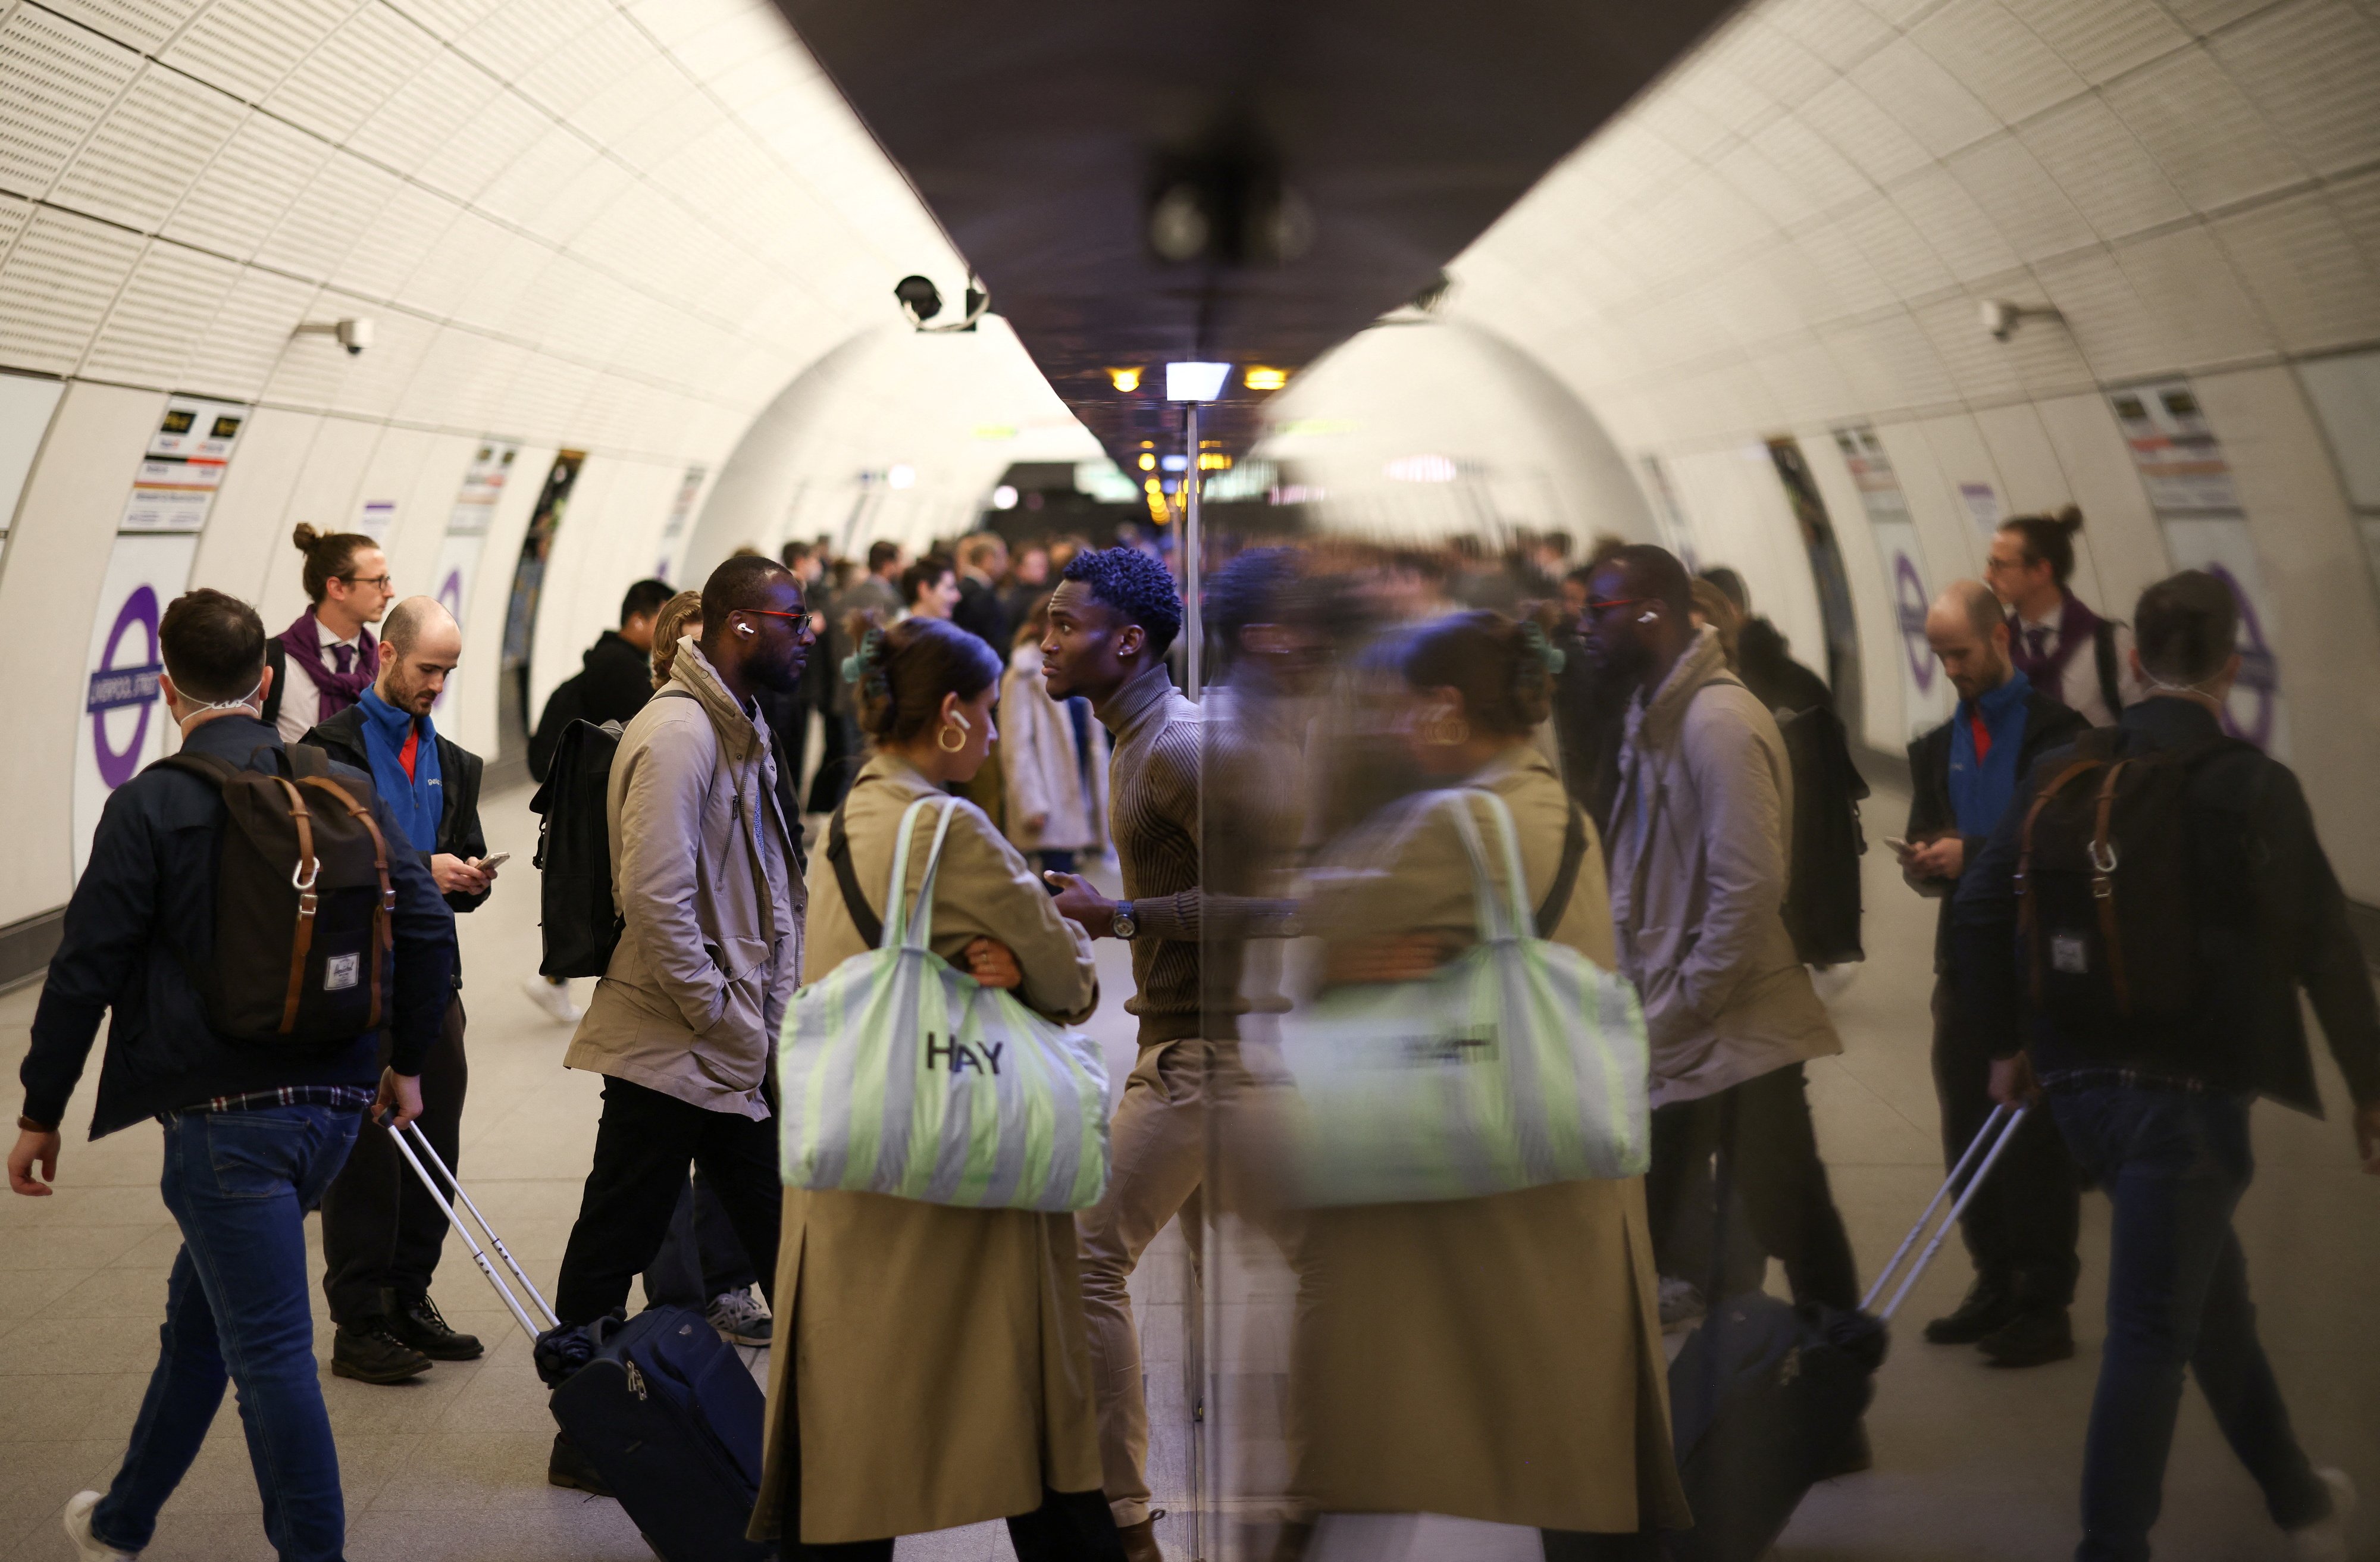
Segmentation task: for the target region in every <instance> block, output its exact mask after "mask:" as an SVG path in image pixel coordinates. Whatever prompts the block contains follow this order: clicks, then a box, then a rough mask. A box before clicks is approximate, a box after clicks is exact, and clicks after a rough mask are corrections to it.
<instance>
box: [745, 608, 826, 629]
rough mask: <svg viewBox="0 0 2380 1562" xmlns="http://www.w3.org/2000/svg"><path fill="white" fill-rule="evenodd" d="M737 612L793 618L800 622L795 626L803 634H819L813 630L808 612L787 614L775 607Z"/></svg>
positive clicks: (767, 616) (768, 616)
mask: <svg viewBox="0 0 2380 1562" xmlns="http://www.w3.org/2000/svg"><path fill="white" fill-rule="evenodd" d="M735 611H736V612H738V613H757V614H759V616H761V617H763V618H792V619H795V620H798V622H797V623H796V625H795V628H797V629H799V630H801V631H802V632H805V633H808V634H813V635H814V634H816V633H817V632H818V631H817V630H815V629H812V628H810V616H809V614H808V613H807V612H802V613H787V612H784V611H783V610H782V609H779V608H774V607H739V608H736V609H735Z"/></svg>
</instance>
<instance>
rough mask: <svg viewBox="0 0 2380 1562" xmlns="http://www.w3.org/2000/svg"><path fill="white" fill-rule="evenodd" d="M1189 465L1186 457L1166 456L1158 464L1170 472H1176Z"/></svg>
mask: <svg viewBox="0 0 2380 1562" xmlns="http://www.w3.org/2000/svg"><path fill="white" fill-rule="evenodd" d="M1189 464H1190V458H1188V457H1186V456H1168V457H1166V458H1164V459H1163V460H1161V461H1160V462H1159V463H1158V465H1160V466H1161V467H1163V468H1164V469H1165V470H1167V471H1170V472H1178V471H1180V470H1182V469H1183V468H1184V467H1186V466H1188V465H1189Z"/></svg>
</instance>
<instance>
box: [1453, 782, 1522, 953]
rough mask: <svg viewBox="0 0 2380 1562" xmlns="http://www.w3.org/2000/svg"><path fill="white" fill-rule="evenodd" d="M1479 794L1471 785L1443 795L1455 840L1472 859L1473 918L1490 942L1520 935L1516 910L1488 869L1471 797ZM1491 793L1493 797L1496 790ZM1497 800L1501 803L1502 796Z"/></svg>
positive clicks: (1467, 856)
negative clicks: (1509, 906) (1503, 899)
mask: <svg viewBox="0 0 2380 1562" xmlns="http://www.w3.org/2000/svg"><path fill="white" fill-rule="evenodd" d="M1477 795H1480V792H1479V788H1476V787H1455V788H1452V789H1451V790H1448V791H1445V792H1441V793H1439V797H1440V798H1441V799H1445V801H1446V802H1447V803H1448V804H1450V805H1451V813H1452V815H1453V819H1454V836H1455V839H1457V840H1459V841H1461V842H1462V843H1463V856H1464V857H1466V858H1468V859H1470V861H1471V895H1472V907H1473V917H1474V919H1475V921H1476V922H1477V923H1478V927H1479V941H1480V942H1481V943H1483V944H1489V943H1497V942H1500V941H1501V940H1503V939H1506V938H1511V937H1514V936H1517V934H1518V930H1517V929H1515V928H1513V927H1512V925H1511V923H1512V917H1513V914H1514V913H1513V912H1512V910H1511V909H1507V908H1506V907H1505V906H1504V905H1502V904H1501V903H1500V901H1499V900H1498V898H1497V896H1496V884H1495V879H1494V876H1493V875H1492V874H1491V873H1489V872H1488V848H1487V847H1486V845H1485V844H1483V843H1482V841H1481V839H1480V836H1479V821H1478V820H1477V819H1476V818H1475V817H1474V816H1473V814H1472V812H1471V799H1472V798H1473V797H1475V796H1477ZM1487 795H1488V796H1493V794H1492V793H1491V794H1487ZM1497 800H1498V801H1501V800H1502V799H1497Z"/></svg>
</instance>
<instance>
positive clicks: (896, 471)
mask: <svg viewBox="0 0 2380 1562" xmlns="http://www.w3.org/2000/svg"><path fill="white" fill-rule="evenodd" d="M884 482H885V484H886V486H888V487H892V488H906V487H909V486H910V485H911V484H913V483H915V482H917V468H915V467H909V466H901V467H894V468H893V469H892V470H891V471H888V472H886V473H885V474H884Z"/></svg>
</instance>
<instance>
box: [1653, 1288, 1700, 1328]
mask: <svg viewBox="0 0 2380 1562" xmlns="http://www.w3.org/2000/svg"><path fill="white" fill-rule="evenodd" d="M1705 1311H1706V1309H1705V1308H1704V1305H1703V1293H1702V1287H1699V1286H1697V1285H1695V1284H1694V1282H1693V1281H1692V1280H1681V1279H1679V1278H1678V1277H1677V1276H1676V1275H1662V1276H1661V1327H1662V1329H1663V1330H1664V1331H1665V1332H1666V1331H1668V1330H1670V1329H1682V1328H1684V1327H1685V1326H1686V1325H1687V1324H1691V1323H1693V1322H1694V1320H1696V1319H1697V1318H1700V1317H1701V1316H1702V1315H1703V1313H1704V1312H1705Z"/></svg>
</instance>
